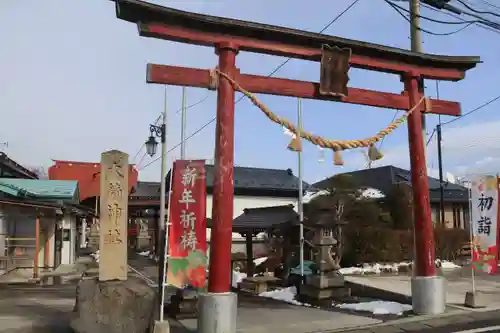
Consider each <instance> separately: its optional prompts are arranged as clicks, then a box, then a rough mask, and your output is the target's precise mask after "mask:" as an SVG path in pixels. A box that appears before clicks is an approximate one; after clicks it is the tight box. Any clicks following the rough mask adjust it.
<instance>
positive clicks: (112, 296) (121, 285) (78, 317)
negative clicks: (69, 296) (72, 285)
mask: <svg viewBox="0 0 500 333" xmlns="http://www.w3.org/2000/svg"><path fill="white" fill-rule="evenodd" d="M156 301H157V300H156V293H155V291H154V290H153V289H152V288H151V287H149V286H148V285H147V283H146V282H144V281H143V280H141V279H138V278H134V277H130V278H128V279H127V280H126V281H99V280H98V279H97V278H84V279H82V280H80V281H79V282H78V286H77V288H76V303H75V308H74V310H73V311H74V312H73V316H72V319H71V328H72V329H73V330H74V331H75V332H77V333H145V332H147V331H148V330H149V329H152V327H151V326H152V325H153V324H154V319H155V316H156V312H157V311H158V310H157V309H155V304H156V303H157V302H156Z"/></svg>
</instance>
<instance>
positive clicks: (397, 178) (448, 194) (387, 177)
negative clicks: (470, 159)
mask: <svg viewBox="0 0 500 333" xmlns="http://www.w3.org/2000/svg"><path fill="white" fill-rule="evenodd" d="M345 174H348V175H352V176H353V177H354V178H355V179H356V181H357V182H358V184H359V185H361V186H367V187H371V188H374V189H378V190H380V191H382V192H383V193H385V194H388V193H389V191H390V190H391V187H392V185H394V184H397V183H407V184H411V173H410V171H409V170H405V169H401V168H398V167H395V166H392V165H387V166H381V167H378V168H371V169H364V170H358V171H353V172H347V173H345ZM428 178H429V194H430V200H431V202H435V201H439V200H440V187H439V179H436V178H432V177H428ZM328 181H329V179H325V180H322V181H320V182H318V183H316V184H314V185H313V186H314V187H316V188H326V187H328ZM444 199H445V201H447V202H465V201H467V200H468V190H467V188H465V187H464V186H461V185H458V184H453V183H449V182H445V184H444Z"/></svg>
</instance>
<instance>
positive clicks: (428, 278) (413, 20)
mask: <svg viewBox="0 0 500 333" xmlns="http://www.w3.org/2000/svg"><path fill="white" fill-rule="evenodd" d="M410 37H411V50H412V51H413V52H418V53H421V52H422V36H421V31H420V1H419V0H410ZM419 85H420V87H419V88H420V90H421V93H422V94H423V90H424V82H423V80H422V79H421V80H420V82H419ZM421 117H422V119H421V120H422V140H423V142H422V144H423V148H424V159H425V156H426V155H427V154H426V136H427V135H426V132H425V127H426V126H425V114H424V113H422V114H421ZM425 168H427V166H426V165H425ZM423 171H424V172H425V171H426V170H425V169H424V170H423ZM413 172H415V171H414V170H412V173H413ZM424 174H426V172H425V173H424ZM426 195H428V193H426ZM421 208H422V209H424V208H425V207H421ZM415 223H416V224H417V221H415ZM418 224H419V225H420V226H421V227H422V228H423V229H422V230H417V228H415V230H414V244H417V242H420V243H422V242H425V253H417V251H416V248H417V246H416V245H415V247H414V249H415V251H414V253H415V254H414V262H415V266H414V267H417V269H416V270H415V271H414V276H413V277H412V279H411V295H412V307H413V311H414V312H415V313H417V314H422V315H428V314H441V313H444V311H445V298H446V296H445V281H444V279H443V277H442V276H437V275H436V273H435V271H434V269H425V270H424V269H422V270H420V271H419V269H418V267H419V264H422V263H423V262H426V265H427V262H432V263H429V265H431V266H429V267H432V268H434V267H433V266H434V265H433V264H434V259H435V258H434V255H433V254H434V239H433V236H432V228H433V225H432V221H431V220H430V216H428V217H427V216H426V217H425V221H418ZM424 229H425V230H424ZM428 237H430V239H429V238H428ZM426 238H428V239H426ZM426 256H428V257H426ZM426 268H427V267H426Z"/></svg>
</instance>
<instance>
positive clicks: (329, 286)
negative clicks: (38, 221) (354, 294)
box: [299, 210, 351, 301]
mask: <svg viewBox="0 0 500 333" xmlns="http://www.w3.org/2000/svg"><path fill="white" fill-rule="evenodd" d="M331 220H332V219H331V214H330V211H329V210H321V211H320V214H319V215H318V216H317V220H316V222H314V223H312V224H309V227H310V228H311V233H312V241H310V242H309V241H308V242H307V243H308V244H309V245H310V246H311V247H312V248H313V251H314V252H315V255H314V257H315V258H314V259H315V260H314V261H315V265H314V267H315V271H316V272H315V273H314V274H313V275H310V276H307V277H306V280H305V284H304V285H302V286H301V287H300V291H299V292H300V297H301V298H304V299H307V300H309V301H311V300H312V301H314V300H316V301H321V300H331V299H345V298H348V297H350V296H351V290H350V288H347V287H345V281H344V276H343V275H342V274H340V273H339V271H338V270H339V269H340V253H339V252H340V251H341V247H342V243H341V241H340V240H337V239H335V238H334V231H338V230H341V229H340V228H341V226H342V225H343V224H345V223H342V222H341V221H340V220H336V221H335V223H333V225H332V223H331V222H330V221H331ZM339 234H341V233H340V232H339ZM339 238H340V237H339Z"/></svg>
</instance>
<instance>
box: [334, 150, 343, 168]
mask: <svg viewBox="0 0 500 333" xmlns="http://www.w3.org/2000/svg"><path fill="white" fill-rule="evenodd" d="M333 164H334V165H344V160H343V159H342V154H341V153H340V151H338V150H334V151H333Z"/></svg>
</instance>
